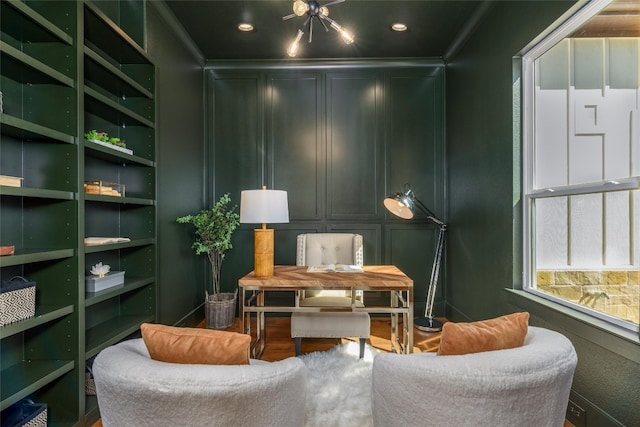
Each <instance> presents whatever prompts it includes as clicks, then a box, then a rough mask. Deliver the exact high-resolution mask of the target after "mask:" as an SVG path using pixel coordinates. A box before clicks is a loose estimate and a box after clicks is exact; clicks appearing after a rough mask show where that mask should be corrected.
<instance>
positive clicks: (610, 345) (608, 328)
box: [505, 289, 640, 363]
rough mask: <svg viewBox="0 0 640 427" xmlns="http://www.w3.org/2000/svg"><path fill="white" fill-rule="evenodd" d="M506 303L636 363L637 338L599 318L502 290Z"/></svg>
mask: <svg viewBox="0 0 640 427" xmlns="http://www.w3.org/2000/svg"><path fill="white" fill-rule="evenodd" d="M505 291H507V294H508V301H509V302H510V303H511V304H513V305H515V306H518V307H520V308H522V309H524V310H527V311H529V312H530V313H532V314H535V315H537V316H540V317H542V318H544V319H546V320H548V321H550V322H552V323H554V324H557V325H559V326H561V327H562V328H563V329H566V330H567V331H571V333H572V334H575V335H577V336H579V337H580V338H583V339H585V340H587V341H589V342H592V343H593V344H596V345H599V346H601V347H604V348H606V349H608V350H610V351H612V352H614V353H616V354H618V355H620V356H623V357H625V358H627V359H629V360H631V361H633V362H635V363H640V351H639V350H640V348H639V347H640V336H638V334H637V333H634V332H633V331H629V330H626V329H623V328H620V327H616V326H614V325H611V324H609V323H606V322H604V321H602V320H600V319H596V318H593V317H591V316H588V315H586V314H584V313H580V312H578V311H575V310H571V309H570V308H568V307H565V306H563V305H560V304H557V303H554V302H552V301H549V300H546V299H544V298H541V297H538V296H536V295H532V294H530V293H528V292H525V291H522V290H517V289H505Z"/></svg>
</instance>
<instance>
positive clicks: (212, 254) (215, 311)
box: [176, 193, 240, 329]
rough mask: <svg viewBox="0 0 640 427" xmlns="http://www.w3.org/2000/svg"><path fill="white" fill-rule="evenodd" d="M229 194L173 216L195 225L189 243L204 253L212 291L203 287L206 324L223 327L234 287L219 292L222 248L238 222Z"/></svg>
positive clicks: (231, 316)
mask: <svg viewBox="0 0 640 427" xmlns="http://www.w3.org/2000/svg"><path fill="white" fill-rule="evenodd" d="M229 203H231V198H230V197H229V194H228V193H227V194H224V195H223V196H222V197H220V199H219V200H218V201H217V202H216V203H215V204H214V205H213V207H212V208H211V209H205V210H202V211H200V213H198V214H197V215H186V216H182V217H178V219H177V220H176V221H177V222H178V223H181V224H192V225H193V226H194V227H195V241H194V242H193V245H192V246H191V247H192V248H193V249H194V250H195V251H196V254H197V255H200V254H207V257H208V258H209V264H210V265H211V277H212V285H213V286H212V292H213V293H212V294H211V295H209V293H208V292H207V291H205V316H206V323H207V328H212V329H224V328H227V327H229V326H231V325H232V324H233V322H234V320H235V303H236V296H237V292H238V291H237V289H236V291H235V292H234V293H221V292H220V270H221V269H222V261H223V260H224V256H225V252H226V251H228V250H229V249H231V248H232V247H233V246H232V244H231V236H232V235H233V232H234V231H235V230H236V228H237V227H238V224H239V223H240V215H239V214H238V213H237V212H236V210H237V208H238V206H237V205H235V206H233V207H229V206H228V205H229Z"/></svg>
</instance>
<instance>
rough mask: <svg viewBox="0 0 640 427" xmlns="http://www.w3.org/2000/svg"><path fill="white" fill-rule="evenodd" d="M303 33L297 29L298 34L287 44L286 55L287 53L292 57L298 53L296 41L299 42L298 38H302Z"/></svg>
mask: <svg viewBox="0 0 640 427" xmlns="http://www.w3.org/2000/svg"><path fill="white" fill-rule="evenodd" d="M303 34H304V33H303V32H302V30H298V34H297V35H296V39H295V40H294V41H293V43H291V44H290V45H289V49H287V55H289V56H290V57H292V58H293V57H294V56H296V55H297V53H298V43H299V42H300V39H301V38H302V35H303Z"/></svg>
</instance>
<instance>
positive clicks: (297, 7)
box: [293, 0, 309, 16]
mask: <svg viewBox="0 0 640 427" xmlns="http://www.w3.org/2000/svg"><path fill="white" fill-rule="evenodd" d="M307 10H309V5H308V4H307V3H305V2H304V1H302V0H296V1H294V2H293V13H295V14H296V15H298V16H302V15H304V14H305V13H307Z"/></svg>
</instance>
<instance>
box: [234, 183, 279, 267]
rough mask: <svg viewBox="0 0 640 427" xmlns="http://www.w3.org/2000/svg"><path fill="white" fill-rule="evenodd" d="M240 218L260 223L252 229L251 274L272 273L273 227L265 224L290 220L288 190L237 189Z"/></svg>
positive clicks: (251, 222)
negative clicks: (252, 257) (269, 227)
mask: <svg viewBox="0 0 640 427" xmlns="http://www.w3.org/2000/svg"><path fill="white" fill-rule="evenodd" d="M240 222H241V223H245V224H262V228H259V229H255V230H254V260H253V261H254V268H253V270H254V274H255V275H256V277H270V276H273V229H267V224H268V223H271V224H277V223H286V222H289V204H288V202H287V192H286V191H282V190H267V189H266V187H262V190H244V191H242V192H241V193H240Z"/></svg>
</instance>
